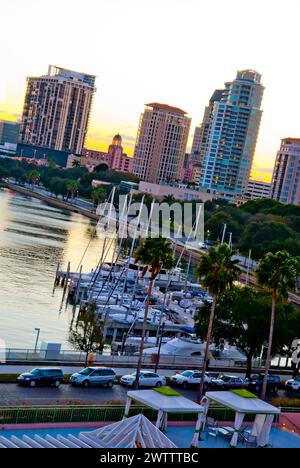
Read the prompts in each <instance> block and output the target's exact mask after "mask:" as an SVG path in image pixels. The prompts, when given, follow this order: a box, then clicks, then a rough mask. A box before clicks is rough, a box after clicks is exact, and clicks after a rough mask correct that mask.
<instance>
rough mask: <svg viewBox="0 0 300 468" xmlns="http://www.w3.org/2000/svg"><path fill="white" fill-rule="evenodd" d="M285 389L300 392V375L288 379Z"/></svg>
mask: <svg viewBox="0 0 300 468" xmlns="http://www.w3.org/2000/svg"><path fill="white" fill-rule="evenodd" d="M285 389H286V390H287V391H288V390H290V391H292V392H300V375H298V376H297V377H295V378H294V379H290V380H287V381H286V382H285Z"/></svg>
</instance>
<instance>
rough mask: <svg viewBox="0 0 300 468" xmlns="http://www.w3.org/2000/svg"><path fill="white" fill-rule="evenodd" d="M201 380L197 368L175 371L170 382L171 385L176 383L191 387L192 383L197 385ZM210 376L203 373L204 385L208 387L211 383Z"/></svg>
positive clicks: (183, 386)
mask: <svg viewBox="0 0 300 468" xmlns="http://www.w3.org/2000/svg"><path fill="white" fill-rule="evenodd" d="M200 380H201V372H200V371H198V370H186V371H184V372H177V373H176V374H175V375H172V377H171V383H172V384H173V385H178V386H180V387H182V388H188V387H192V386H194V385H199V384H200ZM211 381H212V377H210V376H209V375H208V374H207V373H205V378H204V385H206V387H208V385H209V384H210V383H211Z"/></svg>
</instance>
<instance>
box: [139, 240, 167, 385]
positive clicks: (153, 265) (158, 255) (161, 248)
mask: <svg viewBox="0 0 300 468" xmlns="http://www.w3.org/2000/svg"><path fill="white" fill-rule="evenodd" d="M134 258H135V261H136V263H138V262H139V263H141V264H142V265H144V269H143V272H142V276H143V277H144V276H145V275H146V273H147V271H148V270H149V272H150V281H149V286H148V291H147V299H146V303H145V312H144V321H143V327H142V336H141V346H140V349H139V357H138V363H137V369H136V379H135V388H138V386H139V379H140V372H141V367H142V358H143V351H144V341H145V334H146V328H147V319H148V311H149V303H150V298H151V296H152V290H153V285H154V282H155V279H156V278H157V276H158V274H159V272H160V269H161V268H166V269H167V270H169V269H170V268H172V266H173V264H174V258H173V250H172V243H171V241H170V240H169V239H165V238H164V237H158V238H151V237H148V238H146V239H145V240H144V242H143V243H142V244H140V245H139V246H138V247H137V249H136V250H135V253H134Z"/></svg>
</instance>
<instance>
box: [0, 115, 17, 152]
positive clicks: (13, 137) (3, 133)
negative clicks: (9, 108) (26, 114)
mask: <svg viewBox="0 0 300 468" xmlns="http://www.w3.org/2000/svg"><path fill="white" fill-rule="evenodd" d="M19 131H20V123H19V122H10V121H8V120H0V153H1V154H4V155H14V154H15V153H16V149H17V143H18V137H19Z"/></svg>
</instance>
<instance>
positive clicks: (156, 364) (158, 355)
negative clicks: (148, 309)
mask: <svg viewBox="0 0 300 468" xmlns="http://www.w3.org/2000/svg"><path fill="white" fill-rule="evenodd" d="M164 329H165V322H163V324H162V326H161V334H160V337H159V345H158V351H157V357H156V363H155V370H154V371H155V372H157V369H158V364H159V357H160V348H161V343H162V339H163V335H164Z"/></svg>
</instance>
